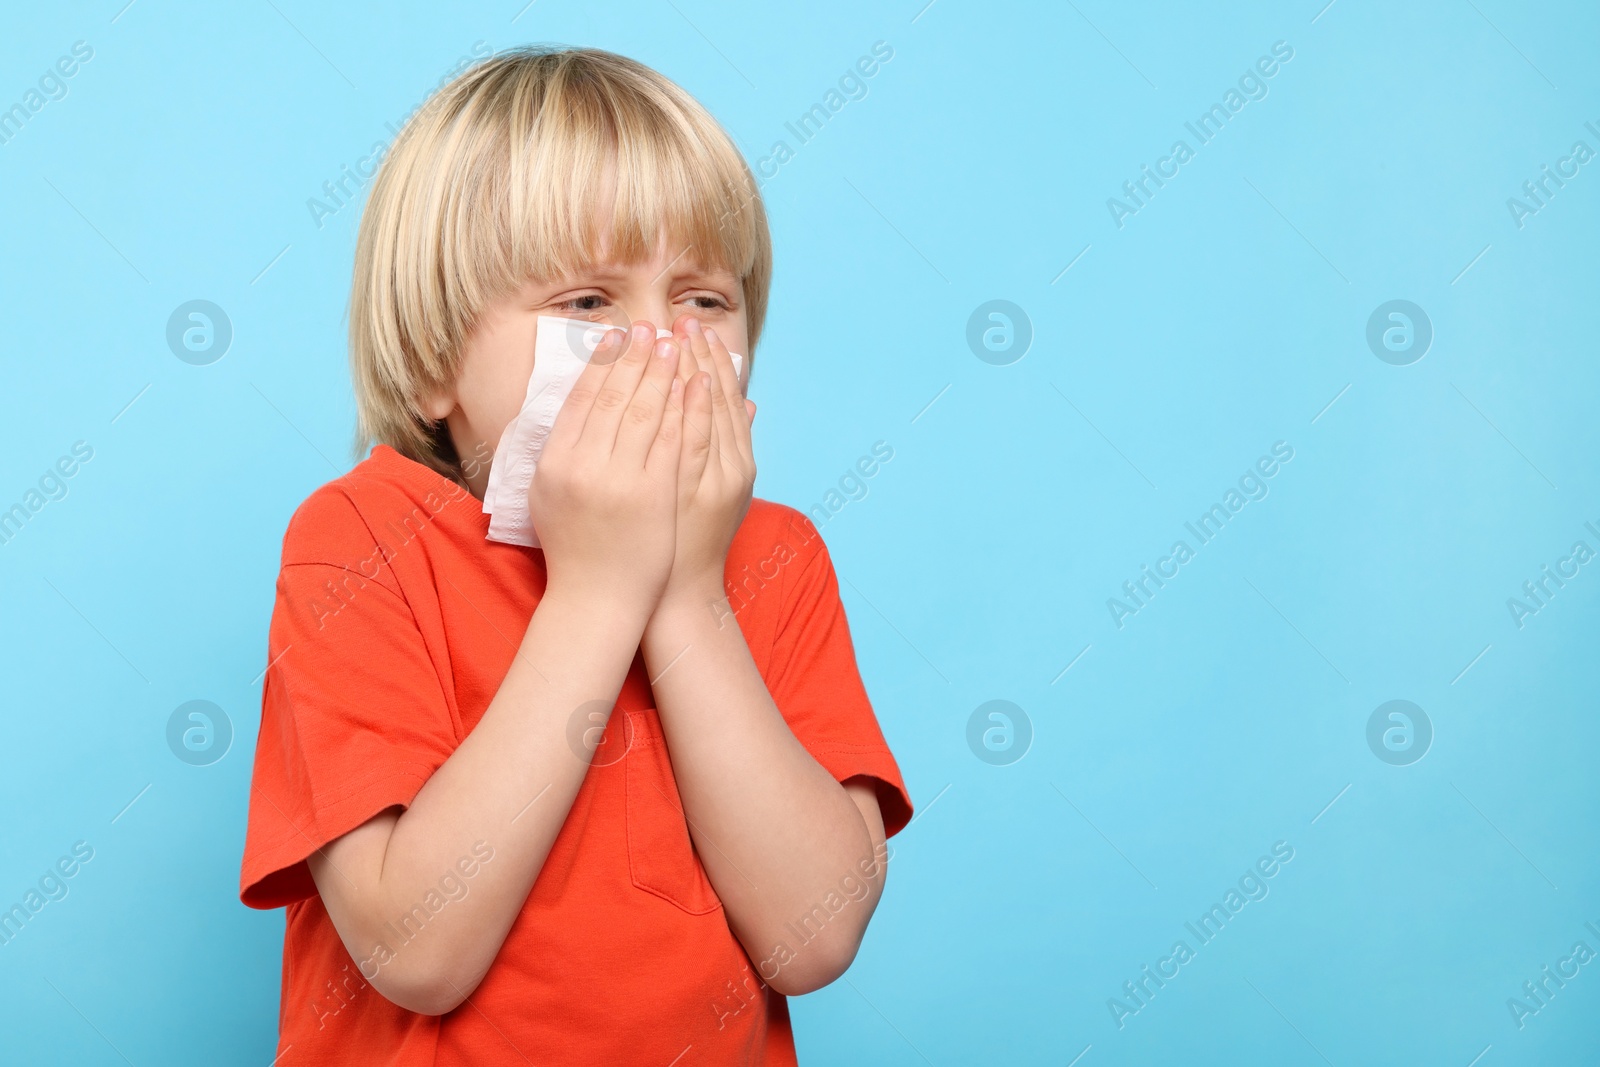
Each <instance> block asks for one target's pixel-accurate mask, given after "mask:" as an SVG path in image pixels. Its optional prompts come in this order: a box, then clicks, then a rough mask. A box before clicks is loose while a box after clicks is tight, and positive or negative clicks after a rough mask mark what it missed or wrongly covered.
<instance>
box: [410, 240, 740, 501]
mask: <svg viewBox="0 0 1600 1067" xmlns="http://www.w3.org/2000/svg"><path fill="white" fill-rule="evenodd" d="M683 249H684V242H669V241H667V240H663V241H662V242H661V244H660V245H659V246H658V247H657V251H656V253H655V255H654V256H653V257H651V259H650V261H649V262H640V263H632V264H622V263H616V262H614V261H611V260H609V259H607V258H605V257H601V262H600V264H599V265H598V266H596V267H593V268H590V269H588V270H586V271H585V272H584V273H582V274H578V275H574V276H572V277H569V278H562V279H557V280H553V281H540V280H533V281H529V282H527V283H525V284H524V285H523V286H522V287H521V288H520V289H518V290H516V291H515V292H513V293H512V294H511V295H510V296H508V297H505V298H503V299H501V300H499V301H497V302H495V303H493V304H491V305H490V306H489V307H488V308H487V309H485V312H484V315H483V318H482V320H481V321H480V322H479V323H478V325H477V327H476V328H475V329H474V330H473V332H472V334H471V335H470V336H469V337H468V338H467V342H466V346H465V348H464V350H463V352H462V359H461V371H460V374H459V376H458V377H457V378H456V381H455V383H454V385H453V386H452V387H451V388H450V389H449V390H446V391H443V392H440V393H438V394H435V395H434V396H432V397H430V398H429V399H428V401H427V403H426V413H427V415H428V417H429V418H430V419H446V420H448V425H449V427H450V436H451V439H452V440H453V441H454V442H455V446H456V455H457V456H459V457H460V458H461V462H462V467H463V470H464V473H465V475H466V478H467V485H468V487H469V488H470V489H471V491H472V493H473V494H474V495H475V496H477V497H478V498H479V499H482V498H483V495H484V491H485V489H486V488H487V485H488V481H489V461H490V459H491V458H492V457H493V456H494V450H495V446H496V445H497V444H499V442H500V435H501V433H502V432H503V431H504V430H505V428H506V426H507V424H509V423H510V422H511V420H512V419H513V418H515V417H516V414H517V412H518V410H519V409H520V408H521V407H522V401H523V398H524V396H525V395H526V393H527V390H528V379H529V377H530V376H531V375H532V374H533V351H534V332H535V325H536V322H535V320H536V319H537V318H538V317H539V316H540V315H558V316H561V317H563V318H572V319H593V320H594V321H596V322H608V323H612V324H615V325H619V326H623V327H626V326H627V325H628V324H629V323H633V322H639V321H644V322H648V323H649V324H650V326H651V328H652V330H654V329H655V328H658V327H659V328H661V329H670V330H672V332H673V333H674V334H675V335H676V336H677V337H679V338H682V337H683V336H684V327H685V324H686V323H687V322H688V321H689V319H690V318H697V319H699V320H700V322H701V323H702V324H703V325H706V326H712V327H715V329H716V331H717V336H718V337H719V338H721V339H722V342H723V344H724V345H726V346H727V348H728V351H730V352H738V353H740V354H742V355H744V356H745V359H746V362H747V365H748V360H749V351H750V349H749V345H748V343H747V333H746V322H745V308H744V291H743V289H742V288H741V287H740V285H739V279H738V278H736V277H735V276H734V275H733V274H731V273H729V272H727V271H722V270H707V269H704V268H702V267H701V266H700V265H699V264H698V263H696V262H694V253H693V250H692V249H691V250H690V251H689V252H687V253H684V251H683ZM679 362H680V366H679V374H680V376H681V377H684V378H687V377H688V376H689V375H690V374H691V373H692V372H693V371H694V369H695V368H694V367H693V366H692V365H691V363H690V362H687V361H684V360H682V359H680V361H679Z"/></svg>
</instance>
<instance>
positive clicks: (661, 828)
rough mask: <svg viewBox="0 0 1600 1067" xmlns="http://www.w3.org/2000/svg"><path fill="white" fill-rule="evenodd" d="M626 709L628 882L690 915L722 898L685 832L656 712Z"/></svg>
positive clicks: (712, 906)
mask: <svg viewBox="0 0 1600 1067" xmlns="http://www.w3.org/2000/svg"><path fill="white" fill-rule="evenodd" d="M626 714H627V715H628V717H629V719H630V720H631V726H632V727H633V730H632V737H631V739H630V744H629V745H628V753H627V755H626V756H625V757H623V759H624V763H625V765H626V775H627V791H628V803H627V810H628V872H629V874H630V875H631V877H632V878H633V884H634V887H635V888H638V889H642V890H644V891H645V892H646V893H652V894H654V895H655V896H658V897H660V898H661V899H662V900H665V901H669V902H670V903H672V904H675V905H677V906H678V907H680V908H682V909H683V910H684V911H686V912H688V913H689V914H691V915H704V914H707V913H708V912H712V911H715V910H717V909H718V908H720V907H722V901H721V899H720V898H718V896H717V893H716V890H715V889H713V888H712V886H711V879H709V878H707V877H706V872H705V868H704V867H702V866H701V865H700V857H699V856H698V855H697V854H696V853H695V850H694V842H693V841H692V840H691V838H690V837H689V823H688V821H687V819H686V818H685V816H684V812H683V800H682V798H680V797H679V795H678V783H677V780H676V779H675V778H674V777H673V775H672V760H671V757H670V756H669V754H668V752H667V742H666V737H665V735H664V734H663V733H662V732H661V720H660V717H659V716H658V715H657V713H656V710H655V709H654V708H647V709H645V710H644V711H629V712H627V713H626Z"/></svg>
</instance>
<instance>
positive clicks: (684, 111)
mask: <svg viewBox="0 0 1600 1067" xmlns="http://www.w3.org/2000/svg"><path fill="white" fill-rule="evenodd" d="M611 186H614V196H613V197H612V202H611V213H610V218H609V219H608V220H602V219H601V218H600V217H599V216H600V212H601V209H602V208H603V207H604V205H605V198H606V196H608V195H610V194H611V193H612V188H611ZM607 231H609V235H610V241H611V251H612V252H613V253H614V254H615V255H616V256H617V257H618V258H619V259H620V260H622V261H623V262H636V261H638V260H639V259H642V258H645V257H648V256H649V255H651V254H653V253H654V252H655V251H656V248H657V242H658V241H659V239H660V238H661V237H662V236H663V235H664V234H670V235H672V236H673V237H678V238H681V239H683V240H685V241H687V242H689V244H690V247H692V248H694V249H695V250H696V251H697V253H698V254H699V257H700V260H701V262H702V264H703V265H705V266H707V267H722V268H725V269H727V270H729V271H731V272H732V273H733V274H734V275H735V276H736V277H738V278H739V279H740V283H741V287H742V289H743V298H744V307H745V317H746V323H747V327H748V341H749V348H750V352H749V353H747V354H746V357H745V358H746V359H747V360H751V362H752V364H753V356H754V351H755V347H756V340H757V338H758V337H759V336H760V334H761V325H762V321H763V319H764V318H765V316H766V306H767V291H768V287H769V285H770V282H771V277H772V243H771V236H770V234H769V233H768V230H767V218H766V211H765V208H764V207H763V205H762V202H761V195H760V192H759V190H758V188H757V186H756V182H755V178H754V177H753V176H752V175H751V173H750V168H749V167H748V166H747V165H746V163H745V161H744V158H743V156H741V155H740V153H739V151H738V149H737V148H736V147H735V146H734V144H733V141H732V140H731V139H730V138H729V137H728V135H727V133H726V132H725V131H724V130H723V129H722V127H721V126H720V125H719V124H718V123H717V121H716V120H715V119H713V118H712V117H711V115H710V114H709V113H708V112H707V111H706V110H705V108H703V107H702V106H701V105H700V104H699V103H698V102H697V101H696V100H695V99H694V98H693V97H691V96H690V95H689V94H688V93H686V92H685V91H684V90H683V89H681V88H679V87H678V86H677V85H676V84H674V83H673V82H671V81H670V80H668V79H667V78H665V77H663V76H662V75H661V74H659V73H657V72H656V71H654V70H651V69H650V68H649V67H646V66H645V65H644V64H642V63H639V62H637V61H636V60H632V59H628V58H627V57H625V56H620V55H616V54H615V53H612V52H605V51H601V50H599V49H593V48H553V47H549V46H539V45H525V46H522V47H518V48H512V49H507V50H505V51H502V52H497V53H496V54H494V55H493V56H490V57H489V58H488V59H485V60H483V61H482V62H481V63H479V64H477V65H475V66H473V67H471V68H469V69H468V70H467V71H466V72H465V73H463V74H461V75H460V76H459V77H457V78H456V79H455V80H454V81H451V82H450V83H449V84H447V85H445V86H444V87H442V88H441V89H439V91H438V92H437V93H435V94H434V95H433V96H432V97H431V98H429V100H428V102H427V103H426V104H424V105H423V106H422V107H421V108H420V109H419V110H418V111H417V113H416V114H415V115H413V116H412V117H411V119H410V120H409V121H408V122H407V123H406V125H405V127H404V128H403V129H402V130H401V131H400V133H399V135H398V136H397V137H396V138H395V142H394V144H393V146H392V147H391V148H390V150H389V152H388V154H387V155H386V156H385V157H384V159H383V161H382V164H381V165H380V167H379V169H378V173H377V175H376V177H375V178H374V180H373V183H372V188H371V191H370V193H369V195H368V197H367V201H366V206H365V209H364V210H363V212H362V216H361V226H360V231H359V233H358V235H357V238H356V253H355V269H354V275H353V278H352V282H351V292H350V360H351V370H352V376H353V378H354V383H355V395H356V414H357V426H356V442H355V444H356V450H357V451H356V454H357V455H358V456H359V455H361V454H362V453H363V452H365V450H366V449H367V448H368V447H369V446H370V445H371V444H372V443H373V442H374V441H377V442H382V443H384V444H387V445H390V446H391V447H393V448H394V449H395V450H396V451H397V452H399V453H400V454H402V455H404V456H408V457H409V458H411V459H414V460H416V461H417V462H419V463H423V464H426V465H427V466H429V467H432V468H433V469H434V470H436V471H439V472H440V473H441V474H444V475H445V476H446V477H449V478H452V479H455V480H457V481H460V480H461V479H462V473H461V469H460V466H461V464H460V459H459V457H457V456H456V454H455V449H454V447H453V446H452V444H451V439H450V434H449V431H448V429H447V428H446V427H445V425H444V423H443V422H442V421H441V422H438V423H434V422H432V421H430V420H429V419H428V418H427V417H426V416H425V415H424V414H423V411H422V403H423V399H424V397H426V396H427V395H428V393H430V392H432V391H434V390H437V389H442V388H447V387H448V386H449V385H450V384H451V383H452V382H454V381H455V378H456V375H457V373H458V371H459V368H460V359H461V352H462V346H463V343H464V342H465V340H466V338H467V336H468V335H469V334H470V333H471V331H472V329H473V327H474V325H475V324H476V323H477V321H478V320H479V318H480V316H481V315H482V313H483V311H484V309H485V308H486V307H487V305H489V304H490V303H492V302H494V301H495V300H497V299H499V298H501V297H503V296H505V295H507V294H509V293H511V292H513V291H514V290H515V289H517V288H518V287H519V286H520V285H521V284H522V283H523V282H524V281H526V280H528V279H533V278H536V279H551V278H558V277H563V276H565V275H567V274H569V273H575V272H577V271H579V270H581V269H583V268H584V267H587V266H590V265H592V264H593V263H594V260H595V256H596V254H597V252H598V241H599V240H600V238H601V237H602V236H603V235H604V234H605V233H606V232H607Z"/></svg>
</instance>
